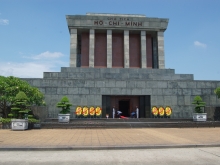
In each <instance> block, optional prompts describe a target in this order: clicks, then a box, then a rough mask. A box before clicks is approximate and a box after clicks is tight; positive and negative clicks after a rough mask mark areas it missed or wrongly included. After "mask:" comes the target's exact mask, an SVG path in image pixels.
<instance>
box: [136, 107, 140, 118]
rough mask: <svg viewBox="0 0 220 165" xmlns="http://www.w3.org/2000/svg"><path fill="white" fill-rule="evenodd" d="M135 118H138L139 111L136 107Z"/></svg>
mask: <svg viewBox="0 0 220 165" xmlns="http://www.w3.org/2000/svg"><path fill="white" fill-rule="evenodd" d="M136 116H137V118H139V109H138V107H137V106H136Z"/></svg>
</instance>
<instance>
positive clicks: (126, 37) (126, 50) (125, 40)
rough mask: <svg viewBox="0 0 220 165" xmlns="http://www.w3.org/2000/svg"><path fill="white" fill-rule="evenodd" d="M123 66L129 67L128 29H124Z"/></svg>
mask: <svg viewBox="0 0 220 165" xmlns="http://www.w3.org/2000/svg"><path fill="white" fill-rule="evenodd" d="M124 68H129V31H128V30H125V31H124Z"/></svg>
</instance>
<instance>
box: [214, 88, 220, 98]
mask: <svg viewBox="0 0 220 165" xmlns="http://www.w3.org/2000/svg"><path fill="white" fill-rule="evenodd" d="M214 92H215V94H216V95H217V97H218V98H220V87H218V88H216V89H215V90H214Z"/></svg>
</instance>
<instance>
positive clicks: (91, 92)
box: [25, 67, 220, 118]
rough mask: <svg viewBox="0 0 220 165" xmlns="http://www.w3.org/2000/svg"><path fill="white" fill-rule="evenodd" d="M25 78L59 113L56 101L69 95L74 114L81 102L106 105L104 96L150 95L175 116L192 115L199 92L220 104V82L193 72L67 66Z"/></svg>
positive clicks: (153, 102)
mask: <svg viewBox="0 0 220 165" xmlns="http://www.w3.org/2000/svg"><path fill="white" fill-rule="evenodd" d="M25 80H26V81H28V82H29V83H30V84H31V85H33V86H35V87H38V88H39V89H40V90H41V91H42V92H43V93H44V94H45V97H46V103H47V110H48V113H50V114H57V113H58V112H59V110H58V109H57V108H56V103H57V102H58V101H59V100H60V98H62V96H64V95H66V96H68V97H69V99H70V102H71V103H73V106H72V107H71V115H72V116H71V117H75V116H74V115H73V114H74V111H75V108H76V107H77V106H79V105H81V106H102V96H103V95H111V96H112V95H114V96H115V95H116V96H120V95H124V96H125V95H128V96H146V95H150V97H151V100H150V105H151V106H171V107H172V109H173V115H172V116H171V117H172V118H191V117H192V113H193V110H194V106H193V105H192V104H191V103H192V101H193V98H194V96H196V95H200V96H201V97H202V98H203V99H204V101H205V102H206V105H207V106H208V107H212V106H216V105H219V100H218V99H217V98H216V96H215V94H214V92H213V91H214V89H215V88H216V87H218V86H219V85H220V81H196V80H193V75H189V74H187V75H178V74H175V71H174V70H173V69H146V68H145V69H135V68H127V69H126V68H111V69H109V68H75V67H63V68H61V72H45V73H44V78H42V79H39V78H38V79H31V78H29V79H25Z"/></svg>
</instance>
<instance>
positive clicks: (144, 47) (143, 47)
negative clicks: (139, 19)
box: [141, 31, 147, 68]
mask: <svg viewBox="0 0 220 165" xmlns="http://www.w3.org/2000/svg"><path fill="white" fill-rule="evenodd" d="M146 67H147V45H146V32H145V31H141V68H146Z"/></svg>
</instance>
